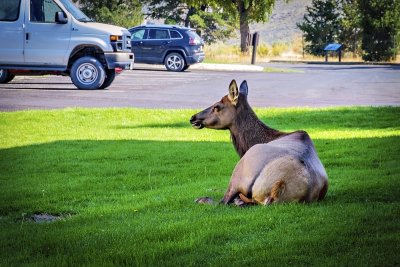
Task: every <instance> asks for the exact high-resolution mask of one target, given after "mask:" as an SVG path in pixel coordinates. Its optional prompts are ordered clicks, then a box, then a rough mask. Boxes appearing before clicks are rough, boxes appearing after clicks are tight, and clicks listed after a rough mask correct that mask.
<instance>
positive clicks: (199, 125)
mask: <svg viewBox="0 0 400 267" xmlns="http://www.w3.org/2000/svg"><path fill="white" fill-rule="evenodd" d="M190 124H192V127H193V128H196V129H202V128H204V124H203V123H202V120H199V119H197V114H195V115H193V116H192V117H191V118H190Z"/></svg>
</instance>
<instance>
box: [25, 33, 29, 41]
mask: <svg viewBox="0 0 400 267" xmlns="http://www.w3.org/2000/svg"><path fill="white" fill-rule="evenodd" d="M25 40H29V32H27V33H25Z"/></svg>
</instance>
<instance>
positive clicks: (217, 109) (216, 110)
mask: <svg viewBox="0 0 400 267" xmlns="http://www.w3.org/2000/svg"><path fill="white" fill-rule="evenodd" d="M221 109H222V107H221V106H219V105H217V106H214V108H213V111H214V112H219V111H220V110H221Z"/></svg>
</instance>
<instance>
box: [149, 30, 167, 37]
mask: <svg viewBox="0 0 400 267" xmlns="http://www.w3.org/2000/svg"><path fill="white" fill-rule="evenodd" d="M148 39H169V33H168V30H159V29H150V31H149V37H148Z"/></svg>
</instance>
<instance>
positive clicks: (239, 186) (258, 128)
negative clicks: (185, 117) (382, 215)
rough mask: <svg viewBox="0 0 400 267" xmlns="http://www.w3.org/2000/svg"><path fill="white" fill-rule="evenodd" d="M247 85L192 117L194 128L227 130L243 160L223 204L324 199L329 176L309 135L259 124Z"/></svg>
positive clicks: (243, 84) (235, 89)
mask: <svg viewBox="0 0 400 267" xmlns="http://www.w3.org/2000/svg"><path fill="white" fill-rule="evenodd" d="M247 92H248V88H247V83H246V81H244V82H243V83H242V84H241V86H240V90H238V89H237V85H236V82H235V81H234V80H233V81H232V82H231V84H230V86H229V94H228V95H226V96H224V97H223V98H222V99H221V101H219V102H217V103H215V104H214V105H212V106H211V107H209V108H207V109H205V110H203V111H201V112H199V113H197V114H195V115H194V116H192V118H191V120H190V122H191V123H192V125H193V127H196V128H198V129H201V128H203V127H207V128H211V129H228V130H229V131H230V133H231V138H232V143H233V145H234V147H235V149H236V151H237V153H238V154H239V156H240V157H241V159H240V161H239V162H238V164H237V165H236V167H235V170H234V171H233V174H232V178H231V181H230V184H229V187H228V189H227V191H226V193H225V195H224V198H223V199H222V200H221V202H222V203H225V204H229V203H240V204H241V205H242V204H253V203H259V204H263V205H269V204H271V203H275V202H276V203H279V202H289V201H297V202H309V201H314V200H321V199H323V198H324V197H325V194H326V192H327V189H328V177H327V175H326V172H325V169H324V167H323V165H322V163H321V161H320V160H319V158H318V156H317V153H316V150H315V147H314V144H313V142H312V140H311V138H310V137H309V135H308V134H307V133H306V132H305V131H296V132H292V133H284V132H281V131H278V130H275V129H272V128H270V127H268V126H267V125H265V124H264V123H263V122H261V121H260V120H259V119H258V118H257V116H256V114H255V113H254V111H253V110H252V109H251V107H250V105H249V104H248V102H247Z"/></svg>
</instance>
